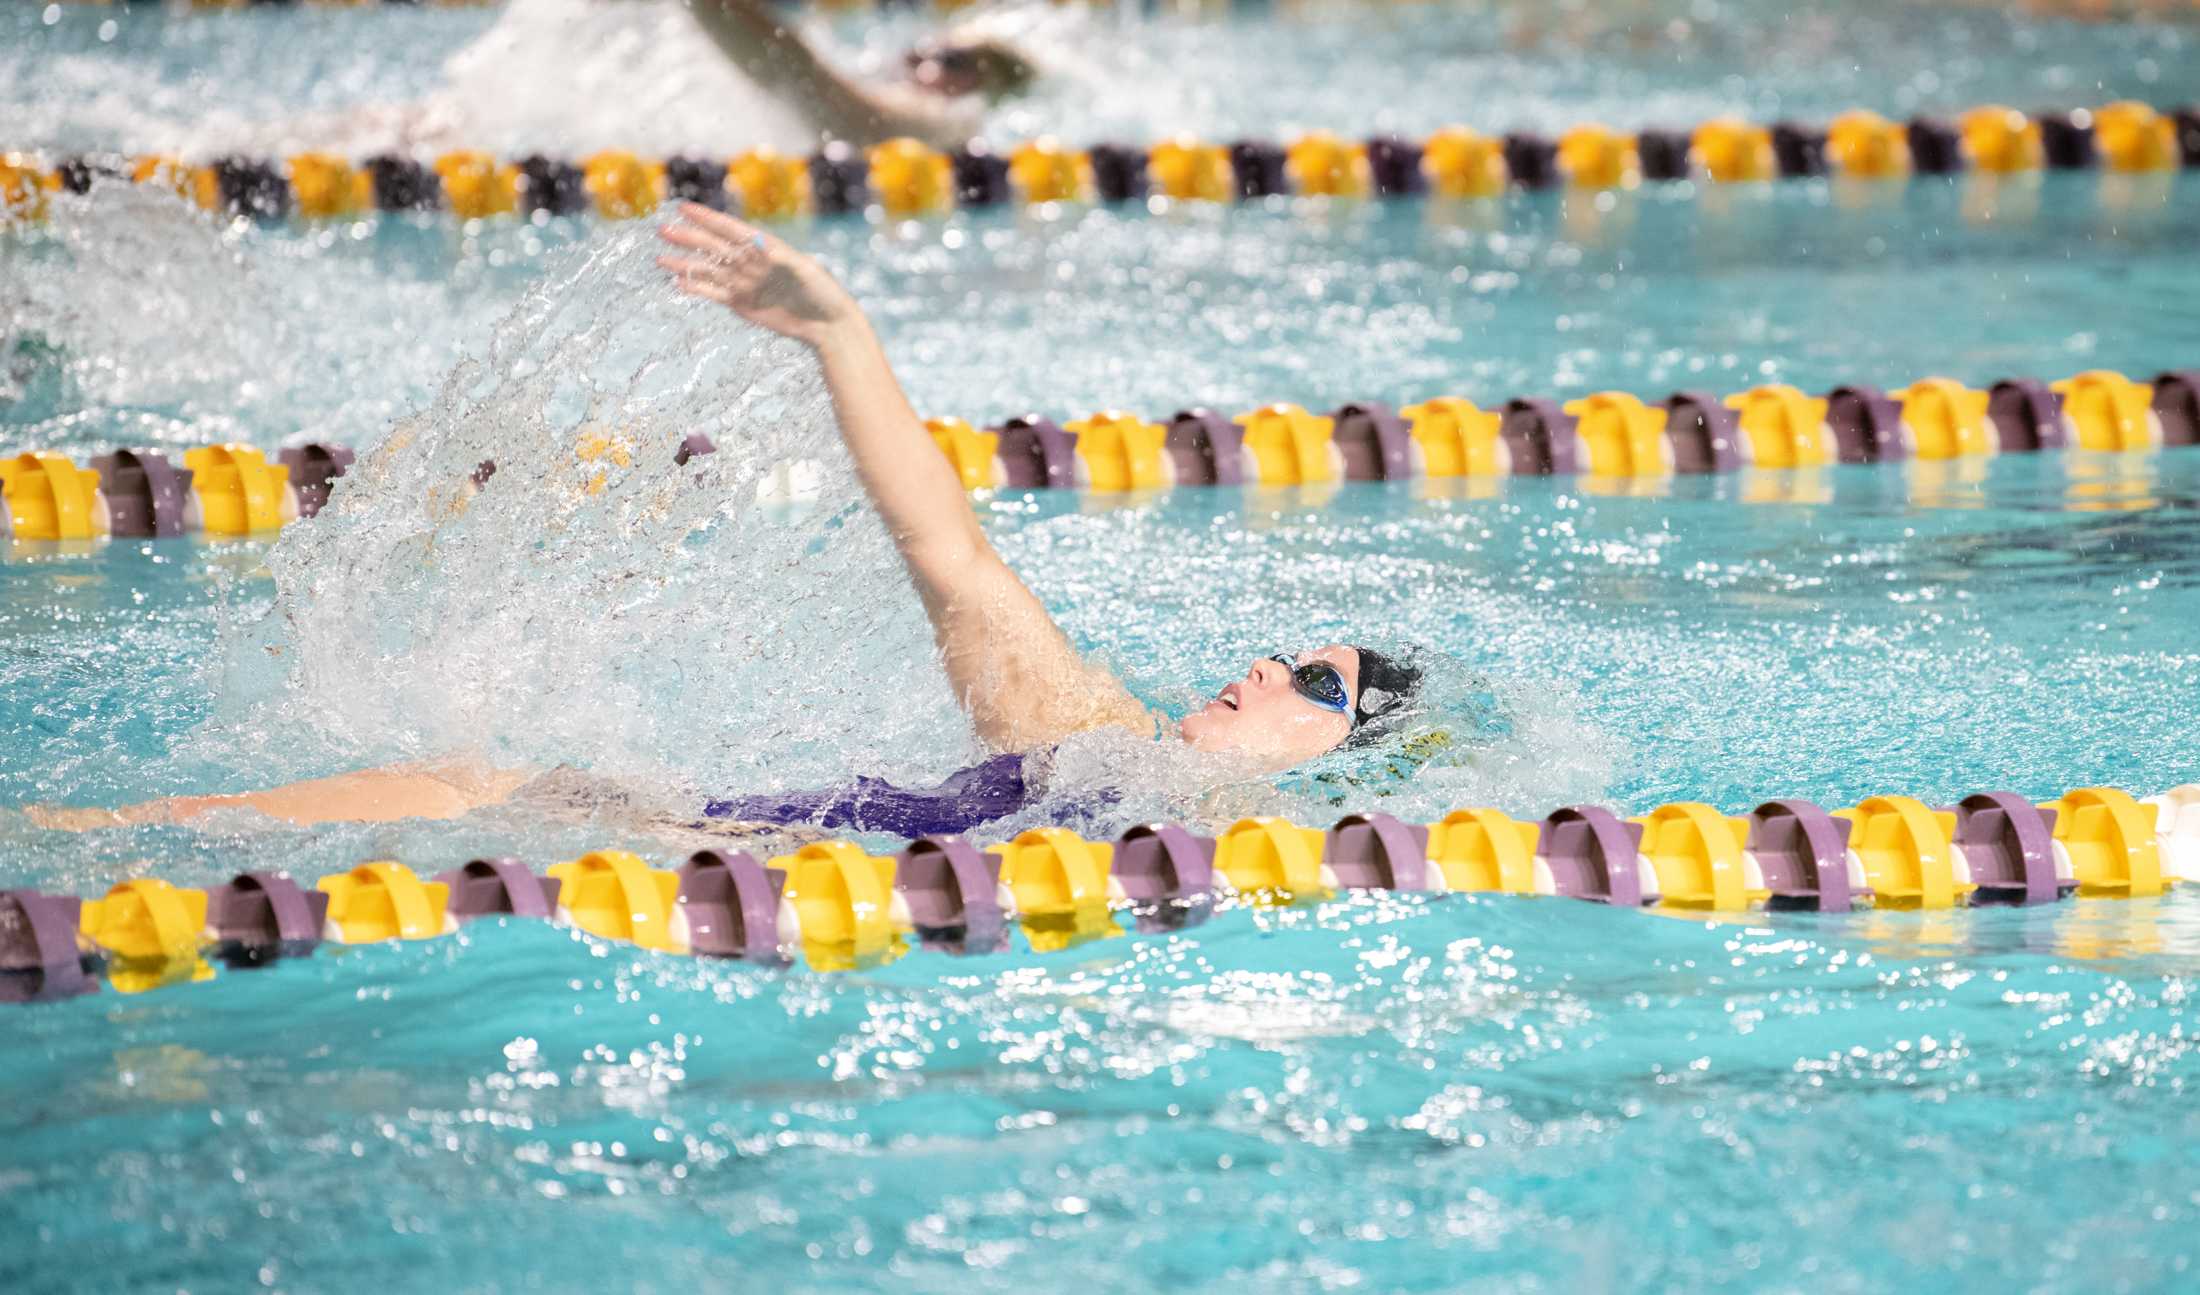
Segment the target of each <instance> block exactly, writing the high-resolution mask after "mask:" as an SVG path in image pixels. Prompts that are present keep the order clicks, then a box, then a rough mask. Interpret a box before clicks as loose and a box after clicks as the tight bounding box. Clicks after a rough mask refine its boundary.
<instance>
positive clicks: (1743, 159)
mask: <svg viewBox="0 0 2200 1295" xmlns="http://www.w3.org/2000/svg"><path fill="white" fill-rule="evenodd" d="M1688 143H1689V149H1690V151H1691V152H1692V153H1694V154H1695V157H1696V160H1697V162H1698V163H1699V164H1701V165H1702V167H1703V168H1704V170H1705V171H1707V172H1709V173H1710V175H1711V178H1712V179H1713V180H1715V181H1717V182H1718V183H1720V184H1745V183H1749V182H1752V181H1756V180H1774V179H1778V178H1779V175H1780V166H1779V162H1778V160H1777V159H1776V158H1775V157H1774V156H1773V152H1772V132H1771V131H1770V130H1767V129H1766V128H1765V127H1763V126H1759V125H1756V124H1754V123H1752V122H1746V121H1743V120H1741V119H1740V118H1738V117H1720V118H1717V119H1716V120H1713V121H1707V122H1705V123H1704V124H1703V125H1701V126H1698V127H1696V129H1695V132H1694V133H1693V134H1692V135H1690V136H1689V140H1688Z"/></svg>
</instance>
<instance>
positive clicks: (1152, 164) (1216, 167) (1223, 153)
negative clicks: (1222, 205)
mask: <svg viewBox="0 0 2200 1295" xmlns="http://www.w3.org/2000/svg"><path fill="white" fill-rule="evenodd" d="M1146 169H1147V172H1148V174H1149V175H1151V177H1152V178H1153V186H1154V188H1155V190H1156V191H1158V192H1159V193H1160V194H1161V195H1162V196H1163V197H1167V198H1184V199H1196V200H1198V201H1201V202H1228V201H1230V200H1231V199H1232V198H1233V197H1235V196H1237V175H1236V172H1235V171H1234V170H1232V169H1231V166H1230V150H1228V149H1226V148H1223V147H1221V146H1220V145H1216V144H1204V143H1201V142H1200V141H1198V140H1196V139H1173V140H1170V141H1168V142H1167V143H1165V144H1157V145H1155V146H1154V148H1153V150H1152V152H1150V153H1148V154H1147V155H1146Z"/></svg>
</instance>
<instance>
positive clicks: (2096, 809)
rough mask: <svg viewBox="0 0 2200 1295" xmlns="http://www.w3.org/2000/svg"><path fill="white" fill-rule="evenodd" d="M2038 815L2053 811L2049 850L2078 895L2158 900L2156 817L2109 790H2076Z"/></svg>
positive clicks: (2128, 795)
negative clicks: (2061, 861)
mask: <svg viewBox="0 0 2200 1295" xmlns="http://www.w3.org/2000/svg"><path fill="white" fill-rule="evenodd" d="M2040 808H2041V809H2051V810H2054V811H2055V844H2056V845H2057V846H2058V847H2060V848H2061V850H2062V851H2063V852H2064V853H2065V854H2066V855H2067V856H2068V857H2069V860H2070V871H2071V875H2073V876H2075V877H2076V878H2077V879H2078V893H2079V894H2081V895H2114V896H2117V897H2120V898H2126V899H2143V898H2146V897H2149V896H2153V895H2160V894H2162V893H2163V892H2164V891H2165V889H2166V886H2165V885H2164V881H2163V877H2162V856H2161V851H2160V849H2159V848H2158V847H2157V843H2156V840H2155V833H2156V830H2157V827H2158V823H2159V818H2158V811H2157V810H2155V808H2154V807H2153V806H2150V805H2143V804H2141V803H2139V802H2138V801H2136V800H2133V799H2132V797H2131V793H2129V792H2125V791H2118V790H2117V789H2115V788H2114V787H2081V788H2079V789H2077V790H2075V791H2071V792H2066V793H2064V795H2063V798H2062V799H2061V800H2056V801H2050V802H2048V803H2047V804H2045V805H2042V806H2040Z"/></svg>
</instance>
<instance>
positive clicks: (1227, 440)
mask: <svg viewBox="0 0 2200 1295" xmlns="http://www.w3.org/2000/svg"><path fill="white" fill-rule="evenodd" d="M925 425H926V428H927V429H928V430H929V431H930V432H931V434H932V439H933V443H934V444H935V445H937V446H938V447H939V449H940V452H941V453H942V454H944V455H946V456H947V459H948V461H949V462H950V463H951V464H953V465H954V467H955V470H956V473H957V475H958V476H959V477H960V478H961V480H962V483H963V485H964V486H965V487H967V488H969V489H971V490H987V489H1011V490H1047V489H1063V490H1085V491H1090V492H1094V493H1132V492H1141V491H1150V490H1160V489H1168V488H1173V487H1180V486H1233V485H1262V486H1278V485H1282V486H1306V485H1323V484H1329V483H1336V482H1344V481H1406V480H1419V479H1443V478H1486V479H1494V478H1501V477H1506V476H1553V475H1557V476H1566V475H1576V474H1579V475H1585V476H1589V477H1592V478H1617V479H1625V480H1638V481H1639V480H1656V479H1661V478H1667V477H1671V476H1675V475H1685V474H1697V473H1720V472H1732V471H1736V470H1738V469H1740V468H1742V467H1745V466H1749V467H1759V468H1771V469H1787V468H1813V467H1820V466H1824V465H1829V464H1836V463H1891V462H1896V461H1900V460H1904V459H1912V458H1915V459H1923V460H1944V459H1981V458H1984V457H1987V456H1991V455H1996V454H2017V453H2034V452H2038V451H2042V450H2060V449H2081V450H2093V451H2105V452H2111V453H2140V452H2145V451H2150V450H2155V449H2159V448H2163V447H2171V446H2189V445H2195V444H2200V369H2173V370H2169V371H2166V372H2163V373H2161V374H2159V375H2157V376H2156V377H2155V378H2154V379H2153V381H2151V382H2139V381H2134V380H2133V379H2131V378H2128V377H2126V376H2124V375H2123V374H2121V373H2117V372H2114V371H2113V370H2107V369H2095V370H2091V371H2089V372H2086V373H2080V374H2077V375H2075V376H2073V377H2070V378H2066V379H2064V380H2062V381H2060V382H2053V383H2047V382H2040V381H2038V380H2035V379H2029V378H2010V379H2005V380H2003V381H2000V382H1996V383H1994V384H1993V385H1992V386H1990V387H1987V388H1985V389H1978V388H1972V387H1967V386H1965V385H1964V384H1962V383H1960V382H1957V381H1955V380H1953V379H1950V378H1924V379H1920V380H1919V381H1916V382H1913V383H1911V384H1910V385H1909V386H1907V387H1903V388H1899V389H1896V390H1894V391H1892V392H1889V391H1884V390H1881V389H1880V388H1877V387H1873V386H1868V385H1864V384H1861V383H1851V384H1846V385H1843V386H1839V387H1835V388H1834V389H1833V390H1831V391H1829V392H1827V393H1826V394H1825V395H1823V396H1813V395H1808V394H1806V393H1804V392H1802V391H1800V390H1798V389H1797V388H1795V387H1792V386H1786V385H1765V386H1759V387H1755V388H1752V389H1751V390H1749V391H1745V392H1742V393H1739V394H1737V395H1732V396H1728V397H1726V398H1724V399H1720V398H1718V397H1716V396H1713V395H1711V394H1709V393H1706V392H1701V391H1681V392H1675V393H1674V394H1672V395H1670V396H1668V397H1666V398H1665V400H1663V401H1662V402H1660V403H1657V404H1650V403H1648V402H1645V401H1644V400H1642V399H1641V398H1640V397H1638V396H1634V395H1630V394H1628V393H1626V392H1619V391H1606V392H1599V393H1597V394H1595V395H1590V396H1584V397H1581V398H1579V399H1576V400H1570V401H1566V402H1563V403H1561V402H1559V401H1556V400H1550V399H1544V398H1537V397H1526V396H1522V397H1517V398H1515V399H1512V400H1509V401H1506V402H1505V403H1504V404H1503V405H1500V406H1493V407H1491V408H1488V409H1484V408H1482V407H1480V406H1478V405H1476V404H1475V403H1473V402H1472V401H1470V400H1467V399H1465V398H1464V397H1458V396H1440V397H1435V398H1432V399H1429V400H1424V401H1421V402H1420V403H1418V404H1413V405H1408V406H1406V407H1405V408H1403V409H1399V410H1393V409H1391V408H1390V407H1389V406H1387V405H1383V404H1380V403H1377V402H1374V401H1360V402H1356V403H1352V404H1346V405H1340V406H1338V407H1337V408H1336V409H1335V410H1334V411H1332V412H1330V413H1328V414H1315V413H1310V412H1308V411H1307V410H1305V409H1303V408H1301V407H1299V406H1297V405H1291V404H1273V405H1264V406H1262V407H1261V408H1259V409H1255V410H1251V411H1249V412H1247V413H1243V414H1239V415H1237V416H1236V417H1235V418H1228V417H1224V416H1223V415H1221V414H1218V413H1216V412H1215V411H1213V410H1211V409H1204V408H1193V409H1185V410H1180V411H1178V412H1177V413H1176V414H1174V415H1172V416H1171V417H1170V418H1169V420H1168V421H1167V422H1166V423H1157V422H1149V421H1148V420H1146V419H1144V418H1142V417H1140V416H1138V415H1136V414H1129V413H1124V412H1122V411H1120V410H1108V411H1103V412H1101V413H1097V414H1093V415H1090V416H1088V417H1086V418H1081V419H1072V420H1070V421H1069V422H1067V423H1057V422H1055V421H1054V420H1053V419H1050V418H1046V417H1044V416H1041V415H1038V414H1031V415H1026V416H1022V417H1017V418H1011V419H1008V420H1006V421H1005V422H1002V423H1000V424H997V425H995V426H992V427H988V428H985V429H983V430H980V429H978V428H975V427H973V426H972V425H971V424H970V423H969V422H967V421H965V420H963V419H959V418H933V419H929V420H927V421H926V424H925ZM714 452H715V446H713V445H712V443H711V441H710V438H708V437H707V436H703V435H701V434H699V433H698V434H692V435H690V436H688V437H687V438H686V439H685V440H684V441H683V442H682V443H681V445H680V447H679V449H678V450H677V451H676V452H675V454H674V455H673V462H674V464H675V466H684V465H686V464H688V463H690V462H692V461H693V460H694V459H695V458H697V457H698V456H701V455H706V454H711V453H714ZM574 455H575V458H576V460H577V462H578V464H579V465H580V466H582V467H584V468H585V469H586V471H587V478H586V486H587V488H588V489H589V490H590V491H591V492H594V491H600V490H601V489H603V487H604V485H605V483H606V481H607V480H608V476H609V473H610V472H611V471H613V470H614V469H615V468H627V467H632V466H633V465H634V464H635V463H636V461H637V460H636V456H635V455H634V454H633V447H632V446H631V445H629V444H627V443H626V442H625V441H624V440H623V439H622V438H621V437H619V436H618V435H616V434H615V433H610V432H605V431H601V430H593V431H589V432H587V433H585V434H583V435H582V436H581V437H580V439H579V440H578V441H577V442H576V443H575V446H574ZM183 458H184V461H183V464H182V466H180V467H179V466H177V465H176V464H174V463H172V462H171V461H170V460H169V459H168V458H167V456H166V455H164V454H162V453H161V452H160V451H158V450H154V449H148V448H139V449H121V450H115V451H113V452H111V453H108V454H103V455H100V456H98V457H96V458H94V459H92V460H91V462H90V464H89V465H88V466H79V465H77V464H76V463H74V462H72V461H71V460H70V459H69V458H68V457H67V456H66V455H63V454H60V453H57V452H54V451H50V450H32V451H26V452H24V453H22V454H18V455H16V456H15V457H13V458H11V459H5V460H0V535H4V536H6V537H8V538H12V539H15V540H19V541H55V540H97V539H102V538H106V537H116V538H145V539H151V538H159V537H164V536H175V535H183V534H189V533H203V534H206V535H211V536H218V537H239V536H251V535H259V534H265V533H269V532H272V531H274V530H275V529H277V528H279V527H280V526H282V525H283V524H284V523H286V522H289V521H291V520H294V519H296V518H299V517H311V516H313V515H314V514H315V513H317V512H319V511H320V510H321V508H322V507H324V506H325V505H326V504H327V502H328V498H329V492H330V490H331V489H332V488H333V486H334V484H335V483H336V481H337V480H338V479H340V478H341V477H342V476H343V474H344V472H345V470H346V469H347V468H348V467H349V466H350V465H351V464H352V462H353V459H354V454H353V451H352V450H350V449H349V448H347V447H345V446H342V445H336V444H331V443H328V442H322V441H308V442H303V443H300V444H295V445H292V446H289V447H287V448H285V449H282V450H280V451H279V452H278V453H277V456H276V459H275V461H274V462H269V461H268V460H267V458H266V456H265V455H264V454H262V453H261V451H259V450H257V449H254V448H253V447H251V446H248V445H237V444H230V445H213V446H203V447H200V448H197V449H193V450H189V451H187V452H185V454H184V456H183ZM799 468H800V465H798V464H782V465H779V469H778V470H777V471H776V473H775V477H774V485H773V489H774V490H777V491H779V492H781V493H783V494H786V495H789V496H799V495H800V493H801V492H802V490H803V489H804V486H803V480H802V477H803V474H802V472H801V471H800V470H799ZM495 470H496V465H495V463H494V462H484V463H482V464H481V465H480V466H479V467H478V468H476V469H475V472H474V474H473V481H474V484H475V485H477V486H479V485H482V484H484V483H486V482H487V481H488V480H489V479H490V477H491V475H492V474H493V473H494V472H495Z"/></svg>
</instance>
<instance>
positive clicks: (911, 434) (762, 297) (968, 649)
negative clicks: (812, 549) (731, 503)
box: [660, 204, 1153, 750]
mask: <svg viewBox="0 0 2200 1295" xmlns="http://www.w3.org/2000/svg"><path fill="white" fill-rule="evenodd" d="M683 211H684V214H685V215H686V216H687V223H685V224H679V225H671V226H667V227H666V229H665V238H666V240H667V241H668V242H671V243H673V244H674V245H676V246H679V247H682V248H686V249H689V250H690V251H691V252H694V253H699V254H700V255H691V256H667V257H662V258H660V263H661V264H662V265H664V267H665V268H666V269H668V270H671V271H673V272H674V273H675V274H676V275H678V276H679V281H680V286H681V289H682V290H683V291H685V292H688V293H690V294H692V295H695V296H699V297H704V298H707V299H709V300H712V301H717V302H719V303H721V304H723V305H725V306H728V307H730V308H731V309H732V310H733V311H734V312H735V313H737V314H739V315H741V316H742V317H743V318H745V319H748V320H750V321H752V322H754V323H757V324H761V325H763V326H764V327H766V328H769V329H771V330H772V331H774V332H777V333H780V334H782V335H784V336H788V337H792V338H795V339H796V340H798V341H802V342H805V343H807V344H808V345H809V346H810V347H811V348H812V349H813V350H815V351H816V352H817V356H818V362H819V364H820V365H821V366H822V368H823V370H824V374H825V385H826V389H827V390H828V391H829V392H830V394H831V396H832V401H833V413H834V416H835V417H836V418H837V419H838V420H839V423H840V434H841V438H842V439H843V440H844V441H846V442H847V445H848V453H849V455H850V457H852V458H853V459H854V460H855V465H856V473H857V476H858V477H859V478H860V479H861V480H862V482H863V487H864V489H865V490H866V491H867V492H868V493H869V494H870V497H871V502H872V504H873V505H875V506H876V507H877V508H878V511H879V515H880V516H881V517H882V518H884V519H885V522H886V529H887V531H888V532H889V533H890V534H892V536H893V537H894V544H895V546H896V547H897V548H898V549H899V550H900V552H901V556H902V560H903V561H904V562H905V563H906V564H907V565H908V568H909V574H910V576H911V578H912V579H913V580H914V581H915V583H916V586H917V593H918V595H919V596H920V597H921V598H922V599H923V601H924V609H925V613H926V614H927V615H928V616H930V617H931V620H932V629H933V633H934V635H935V636H936V637H937V638H938V640H939V645H940V651H941V655H942V656H943V658H944V660H945V663H946V667H947V677H948V682H949V683H950V684H951V685H953V687H954V689H955V694H956V696H957V697H958V698H960V699H961V700H962V703H963V705H964V706H965V707H966V708H968V710H969V711H970V717H971V719H972V721H973V722H974V723H975V724H976V725H977V729H978V734H979V736H980V737H982V738H983V739H985V741H986V742H987V743H989V744H991V745H993V746H996V747H999V748H1002V749H1006V750H1025V749H1029V748H1032V747H1036V746H1043V745H1046V744H1048V743H1051V742H1056V741H1059V740H1061V739H1062V738H1063V737H1066V736H1068V735H1069V734H1071V733H1075V732H1078V731H1081V730H1084V729H1089V728H1098V727H1102V726H1104V725H1109V724H1120V725H1123V726H1125V727H1129V728H1133V729H1136V730H1138V731H1141V732H1151V731H1152V728H1153V721H1152V719H1151V717H1150V716H1148V715H1147V713H1146V711H1145V709H1144V708H1143V707H1142V706H1140V705H1139V704H1138V702H1137V700H1136V699H1135V698H1133V697H1132V696H1131V695H1130V692H1129V690H1128V689H1126V688H1124V686H1123V684H1122V682H1121V681H1120V680H1118V679H1117V678H1116V677H1115V676H1114V675H1112V674H1110V673H1108V672H1107V671H1105V670H1102V669H1100V668H1098V667H1096V666H1094V665H1092V664H1091V663H1089V662H1087V661H1086V660H1084V658H1082V657H1080V656H1079V655H1078V654H1077V651H1076V649H1075V648H1073V647H1072V646H1071V645H1070V642H1069V639H1068V638H1067V636H1065V635H1064V634H1063V633H1062V631H1061V629H1060V627H1058V626H1056V625H1055V623H1054V620H1053V618H1052V617H1050V616H1049V615H1048V614H1047V611H1046V608H1045V607H1044V606H1043V605H1041V603H1040V602H1039V600H1038V599H1037V598H1036V597H1034V596H1033V595H1032V592H1031V590H1030V589H1028V588H1026V587H1025V585H1024V583H1023V581H1022V580H1019V579H1018V578H1017V577H1016V573H1015V572H1013V571H1011V570H1010V569H1009V567H1008V564H1007V563H1005V562H1003V561H1002V560H1001V557H1000V555H999V554H998V553H996V552H994V551H993V546H992V544H991V543H989V542H988V541H987V540H986V537H985V532H984V531H983V530H982V529H980V527H979V525H978V516H977V513H976V512H975V511H973V510H972V509H971V506H970V497H969V495H968V494H967V493H966V492H965V491H964V490H963V487H962V482H961V481H960V480H959V479H958V478H957V477H956V475H955V471H954V469H953V468H952V467H951V466H950V465H949V464H948V462H947V458H946V456H945V455H943V454H941V453H940V452H939V449H938V447H936V446H935V445H934V444H933V443H932V437H931V434H930V433H928V432H927V431H925V429H924V424H923V423H922V422H921V421H920V420H919V419H918V418H917V414H916V411H915V410H914V409H912V408H910V406H909V400H908V397H906V396H905V395H903V394H902V390H901V384H900V383H898V382H897V381H895V379H894V373H893V369H892V368H891V367H890V366H889V365H888V364H887V362H886V353H885V351H884V350H883V349H881V348H880V346H879V343H878V338H877V337H876V336H875V335H874V334H873V333H872V331H871V326H870V323H869V322H868V321H867V320H865V319H864V317H863V312H862V311H861V310H860V309H858V308H857V306H856V304H855V302H854V300H853V299H852V298H850V297H849V296H848V294H847V293H846V291H844V290H843V289H842V288H841V287H840V285H839V284H837V283H835V282H834V281H833V280H832V277H831V276H830V275H828V274H826V273H825V271H824V270H823V269H822V268H820V267H819V266H818V265H817V264H816V263H815V262H813V261H811V260H810V259H809V258H808V257H805V256H803V255H801V254H800V253H798V252H795V251H794V250H793V249H791V248H789V247H787V246H786V245H785V244H783V243H780V242H779V241H778V240H776V239H769V238H766V237H765V236H764V235H762V234H760V233H759V232H758V231H756V230H754V229H752V228H750V227H749V226H747V225H744V224H742V223H741V222H740V221H738V220H735V219H733V218H732V217H730V216H726V215H723V214H721V213H718V212H714V211H711V210H709V209H707V208H703V207H697V206H694V205H693V204H690V205H688V206H687V207H685V208H684V209H683Z"/></svg>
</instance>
